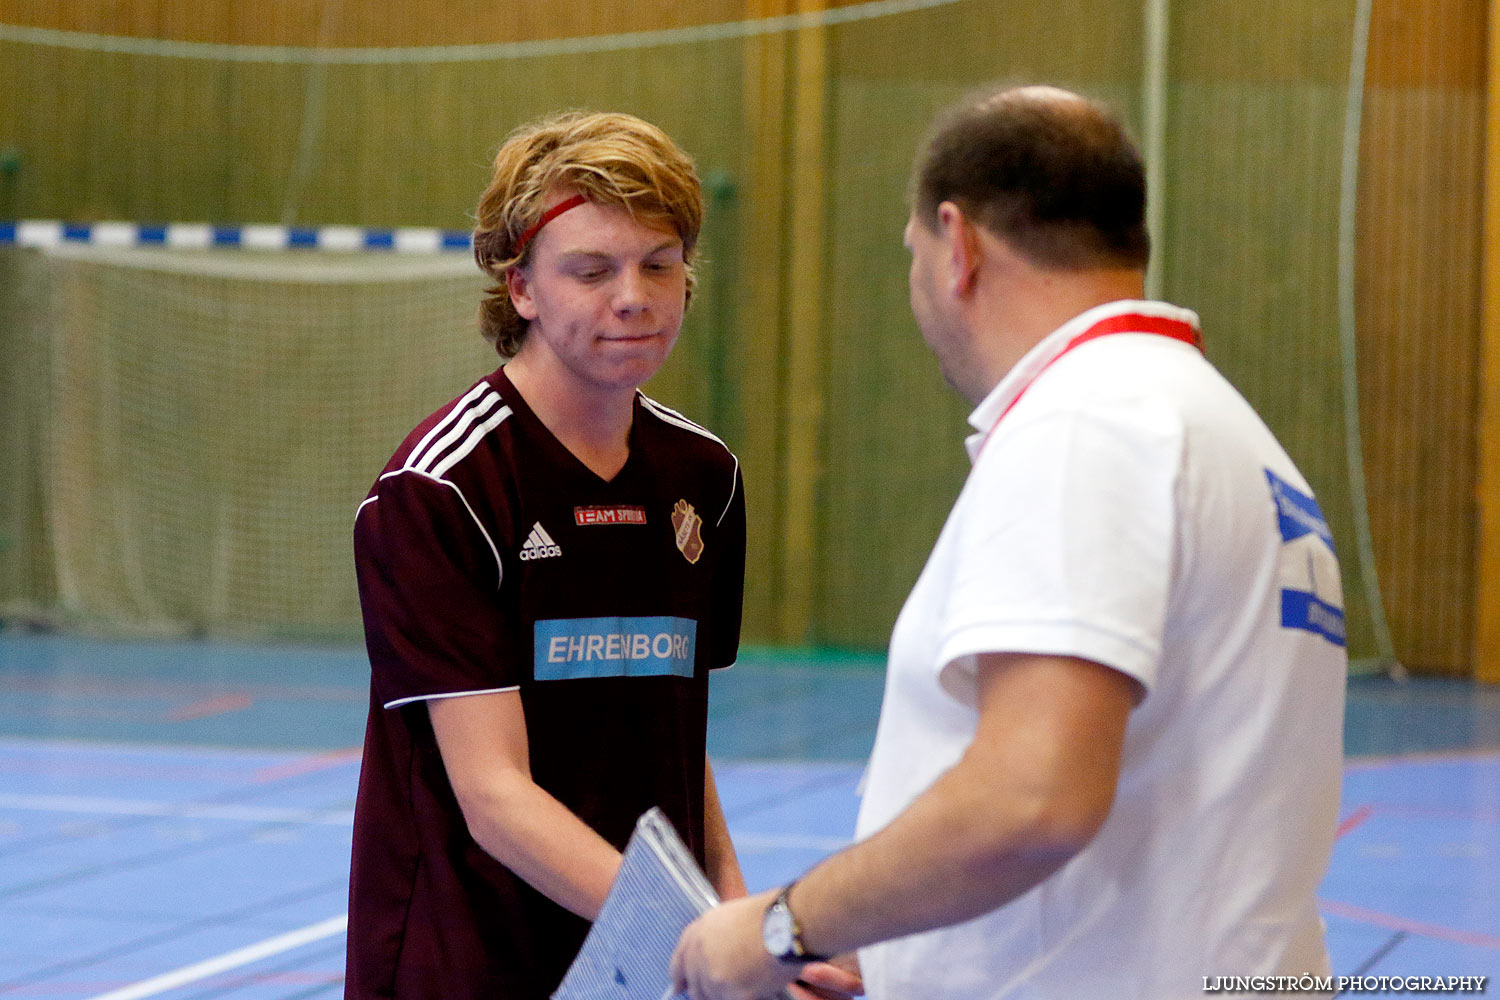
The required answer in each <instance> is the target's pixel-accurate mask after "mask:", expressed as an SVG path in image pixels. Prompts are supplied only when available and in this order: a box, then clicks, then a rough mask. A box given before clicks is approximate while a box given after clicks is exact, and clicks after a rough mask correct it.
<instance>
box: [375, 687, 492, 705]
mask: <svg viewBox="0 0 1500 1000" xmlns="http://www.w3.org/2000/svg"><path fill="white" fill-rule="evenodd" d="M519 690H521V685H519V684H512V685H511V686H510V687H503V688H486V689H485V690H483V691H450V692H449V693H447V694H414V695H412V696H411V697H410V698H397V699H396V700H395V701H388V702H386V703H385V707H386V708H400V707H401V706H402V705H410V704H411V703H412V702H414V701H437V700H439V699H440V698H467V697H469V696H470V695H473V694H504V693H505V692H506V691H519Z"/></svg>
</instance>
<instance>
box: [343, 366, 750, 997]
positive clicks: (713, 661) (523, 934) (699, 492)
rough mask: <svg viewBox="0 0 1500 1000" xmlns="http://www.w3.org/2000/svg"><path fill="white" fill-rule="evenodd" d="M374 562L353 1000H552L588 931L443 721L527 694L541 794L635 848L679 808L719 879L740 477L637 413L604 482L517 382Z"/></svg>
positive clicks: (360, 519)
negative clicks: (514, 859) (523, 851)
mask: <svg viewBox="0 0 1500 1000" xmlns="http://www.w3.org/2000/svg"><path fill="white" fill-rule="evenodd" d="M354 547H355V565H356V569H357V571H358V576H359V593H360V603H361V606H362V609H363V612H364V622H365V638H366V644H367V646H368V649H369V654H370V666H371V684H370V717H369V722H368V725H367V728H366V734H365V749H364V763H363V767H362V770H361V773H360V781H359V794H358V799H357V802H356V805H355V811H354V856H353V865H352V870H351V876H350V904H349V956H348V970H347V979H346V986H345V995H346V996H347V997H351V998H353V997H358V998H366V997H388V996H399V997H402V998H415V997H424V998H425V997H431V998H435V1000H436V998H442V1000H465V998H469V997H475V998H478V997H484V998H486V1000H513V998H526V1000H532V998H535V1000H542V998H545V997H547V996H548V995H549V994H550V993H551V991H552V990H553V989H554V988H555V987H556V985H557V983H558V982H559V981H560V980H561V978H562V975H563V973H564V971H566V969H567V966H568V963H569V962H570V961H571V960H572V958H573V956H574V955H575V954H576V952H577V950H578V947H579V946H580V945H581V944H582V942H583V937H584V935H585V933H586V932H587V929H588V925H587V923H586V922H585V921H583V920H581V919H579V918H578V917H575V916H573V915H572V914H570V913H568V912H567V911H566V910H564V909H562V908H561V907H559V906H557V905H555V904H554V903H552V902H551V901H549V900H548V899H546V897H544V896H542V895H541V894H540V893H538V892H536V891H535V890H533V889H532V888H531V887H530V886H529V885H527V884H526V883H525V882H523V881H522V880H521V879H520V878H518V877H517V876H515V875H513V874H512V873H511V872H510V871H509V870H508V869H506V868H505V867H504V866H502V865H501V864H500V863H499V862H497V861H495V860H494V859H493V858H491V857H490V856H489V855H488V854H486V853H485V852H484V851H483V850H482V849H481V848H480V847H479V846H478V845H477V844H476V843H475V842H474V841H473V839H472V838H471V837H470V836H469V833H468V830H467V827H466V824H465V822H464V818H463V814H462V813H461V812H460V810H459V807H458V803H457V800H456V799H455V797H454V794H453V791H452V789H451V788H450V786H449V784H448V780H447V775H446V772H445V771H444V768H443V764H442V760H441V757H440V756H439V753H438V748H437V743H436V741H435V739H434V736H433V732H432V727H431V724H430V722H429V719H428V715H427V705H426V700H427V699H429V698H435V697H442V696H454V695H463V694H472V693H479V692H490V691H503V690H507V689H519V691H520V695H521V701H522V705H523V707H524V710H525V714H526V727H527V736H528V740H529V749H530V758H531V769H532V775H533V778H534V779H535V780H536V782H537V783H538V784H539V785H540V786H541V787H542V788H544V789H546V790H547V791H548V792H550V793H551V794H552V795H553V796H555V797H556V798H557V799H558V800H560V801H561V802H562V803H563V804H564V805H565V806H567V807H568V808H569V809H571V810H572V811H573V812H574V813H575V814H577V815H578V816H579V817H580V818H582V819H583V821H584V822H586V823H588V824H589V825H590V826H591V827H593V828H594V829H595V830H597V831H598V832H599V833H600V834H601V835H602V836H603V837H604V838H605V839H606V840H608V841H609V842H610V843H612V844H614V845H615V846H617V847H623V846H624V844H625V842H626V840H627V839H628V838H629V836H630V832H631V830H632V829H633V827H634V824H635V821H636V819H637V817H639V816H640V814H641V813H643V812H645V811H646V810H647V809H649V808H650V807H651V806H659V807H661V809H662V810H663V811H664V812H666V814H667V815H668V816H670V817H671V819H672V821H673V822H674V824H675V825H676V826H677V828H678V830H679V831H680V832H681V834H682V836H683V838H684V839H685V840H686V842H687V843H688V844H689V845H690V846H691V847H692V848H693V850H694V851H695V852H696V853H697V854H698V857H699V860H700V862H701V861H702V859H703V791H704V767H703V757H704V743H705V729H706V724H707V704H708V671H709V670H711V669H713V668H715V667H723V666H727V665H729V664H730V663H732V662H733V661H734V658H735V654H736V650H737V648H738V645H739V630H740V604H741V598H742V593H743V584H744V567H745V510H744V493H743V490H742V488H741V483H740V474H739V462H738V460H737V459H736V458H735V457H734V455H732V454H731V453H730V452H729V450H728V449H727V448H725V446H724V444H723V443H722V442H721V441H719V440H718V439H717V438H715V437H714V436H713V435H712V434H710V433H709V432H707V431H706V430H704V429H703V428H701V427H699V426H697V425H696V424H694V423H692V422H691V421H689V420H687V419H685V418H684V417H682V416H681V415H680V414H677V413H675V412H673V411H672V410H669V409H667V408H666V407H663V406H661V405H660V404H659V403H656V402H654V401H652V400H650V399H648V398H646V397H645V396H643V395H639V394H637V396H636V402H635V414H634V420H633V423H632V426H631V431H630V458H629V461H627V462H626V464H625V467H624V468H623V469H622V470H621V471H620V473H619V474H618V475H617V476H615V478H614V479H612V480H610V481H608V482H605V481H604V480H602V479H600V478H599V477H598V476H597V475H595V474H594V473H593V472H592V471H591V470H589V469H588V467H587V466H585V465H583V463H581V462H580V461H578V459H577V458H575V457H574V456H573V455H572V453H570V452H569V451H568V450H567V449H566V448H564V447H563V446H562V444H561V443H560V442H558V440H557V439H556V438H554V437H553V436H552V434H551V433H550V432H549V431H548V430H547V429H546V427H545V426H543V424H542V423H541V421H540V420H538V419H537V417H536V415H535V414H533V413H532V412H531V409H530V408H529V407H528V406H527V405H526V402H525V400H523V399H522V398H521V396H520V394H519V393H518V392H517V391H516V389H515V387H514V386H512V385H511V384H510V380H509V379H508V378H507V377H506V375H505V373H504V370H503V369H500V370H497V371H496V372H494V373H493V374H491V375H490V376H488V377H487V378H485V379H483V380H482V381H480V382H479V383H477V384H476V385H475V386H474V387H473V388H472V389H471V390H470V391H469V392H467V393H465V394H464V395H463V396H461V397H459V398H458V399H457V400H455V401H454V402H453V403H450V404H449V405H447V406H445V407H443V408H442V409H440V410H439V411H437V412H436V413H434V414H433V415H432V416H430V417H428V418H427V419H426V420H424V421H423V422H422V423H421V424H420V425H419V426H418V427H417V429H416V430H414V431H413V432H412V433H411V435H410V436H409V437H408V438H407V439H406V441H405V442H403V444H402V445H401V447H400V449H398V450H397V452H396V454H395V456H394V457H392V459H391V461H390V463H389V464H388V465H387V466H386V468H385V471H384V472H383V473H382V474H381V476H380V478H379V479H378V480H377V482H376V483H375V486H374V488H373V489H372V490H371V491H370V495H369V497H368V498H367V499H366V500H365V502H364V503H363V504H362V505H361V506H360V509H359V514H358V515H357V517H356V520H355V528H354Z"/></svg>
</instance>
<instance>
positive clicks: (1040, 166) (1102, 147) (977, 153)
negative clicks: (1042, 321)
mask: <svg viewBox="0 0 1500 1000" xmlns="http://www.w3.org/2000/svg"><path fill="white" fill-rule="evenodd" d="M945 201H951V202H953V203H954V204H956V205H957V206H958V207H959V208H960V209H962V210H963V212H964V214H965V215H967V216H969V217H970V218H972V219H974V220H975V221H976V222H978V223H979V224H980V225H982V226H984V227H985V228H986V229H988V230H990V231H991V232H992V233H994V234H995V235H996V236H999V237H1001V238H1002V239H1004V240H1005V241H1006V242H1007V243H1008V244H1010V245H1011V247H1013V248H1014V249H1015V250H1016V251H1017V252H1019V253H1020V254H1021V255H1022V256H1024V257H1026V258H1027V259H1028V260H1030V261H1031V262H1032V263H1033V264H1036V265H1038V266H1040V267H1047V268H1052V269H1055V270H1067V271H1076V270H1084V269H1089V268H1095V267H1138V268H1145V266H1146V262H1147V261H1148V260H1149V258H1150V256H1151V241H1150V237H1149V236H1147V234H1146V219H1145V215H1146V172H1145V168H1144V166H1143V164H1142V162H1141V155H1140V153H1139V152H1138V151H1137V150H1136V148H1135V145H1134V143H1132V142H1131V141H1130V137H1129V136H1127V135H1126V134H1125V130H1124V128H1123V127H1121V125H1120V123H1119V121H1117V120H1116V119H1115V117H1114V116H1113V115H1112V114H1110V112H1109V111H1108V110H1106V109H1105V108H1104V107H1103V106H1102V105H1099V104H1097V103H1095V102H1093V101H1090V100H1087V99H1086V98H1082V97H1079V96H1077V95H1075V94H1070V93H1067V92H1065V91H1058V90H1054V89H1052V88H1044V87H1023V88H1011V89H1003V90H994V89H991V90H986V91H983V92H980V93H977V94H974V95H971V96H970V97H969V98H967V99H965V100H963V101H961V102H959V103H958V104H956V105H954V106H953V107H951V108H949V109H948V110H947V111H946V112H944V113H943V114H942V115H941V116H940V117H939V118H938V119H937V121H936V122H935V123H934V125H933V129H932V132H931V133H930V135H929V138H928V140H927V142H926V144H925V145H924V146H923V149H922V151H921V154H920V155H919V157H918V159H917V165H916V169H915V170H914V171H913V173H912V206H913V210H914V212H915V214H916V216H917V218H918V219H919V220H920V221H921V222H922V223H923V224H924V225H926V226H927V227H928V228H929V229H933V230H935V229H936V228H937V209H938V206H939V205H940V204H942V203H943V202H945Z"/></svg>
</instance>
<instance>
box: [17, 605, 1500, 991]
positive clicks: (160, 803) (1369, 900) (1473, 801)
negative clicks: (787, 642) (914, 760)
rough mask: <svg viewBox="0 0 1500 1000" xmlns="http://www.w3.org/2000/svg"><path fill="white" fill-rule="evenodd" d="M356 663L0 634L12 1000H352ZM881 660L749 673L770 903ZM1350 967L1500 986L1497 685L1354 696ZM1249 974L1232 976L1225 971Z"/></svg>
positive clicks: (1339, 962)
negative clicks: (1499, 982)
mask: <svg viewBox="0 0 1500 1000" xmlns="http://www.w3.org/2000/svg"><path fill="white" fill-rule="evenodd" d="M367 670H368V668H367V666H366V662H365V659H364V655H363V652H362V650H360V649H359V648H357V647H341V646H316V645H293V644H278V645H236V644H232V643H223V642H215V643H199V642H145V641H140V642H118V641H109V642H105V641H100V640H94V639H88V638H80V637H76V636H62V635H48V634H32V633H24V632H19V631H0V928H3V930H0V997H47V998H70V1000H71V998H94V1000H104V998H108V1000H135V998H144V997H163V998H171V1000H185V998H207V997H227V998H234V1000H272V998H274V1000H294V998H308V997H328V998H331V997H338V996H340V995H342V979H343V952H344V913H345V893H346V887H347V874H348V872H347V866H348V852H349V825H350V817H351V810H352V807H353V802H354V789H355V781H356V777H357V773H358V745H359V742H360V739H361V736H362V733H363V728H364V716H365V706H366V697H367V695H366V691H367V688H366V678H367ZM880 693H881V675H880V670H879V663H878V660H876V659H874V658H869V657H858V656H831V655H822V656H818V657H817V658H816V660H815V661H813V660H809V659H807V658H804V657H798V656H795V655H793V654H788V653H782V652H769V651H758V652H757V651H752V652H750V653H747V654H746V655H745V656H744V657H743V658H742V660H741V663H740V665H739V666H737V667H736V668H735V669H734V670H732V671H729V672H727V673H724V674H721V675H719V676H717V677H716V678H715V680H714V683H713V688H712V695H711V707H710V721H709V752H710V755H711V756H712V758H713V760H714V765H715V768H716V770H717V772H718V777H719V783H720V788H721V792H722V794H723V798H724V806H725V812H726V814H727V816H728V818H729V824H730V828H731V831H732V832H733V834H734V837H735V841H736V844H737V846H738V849H739V852H740V856H741V860H742V862H743V864H744V866H745V870H746V875H747V877H748V880H749V882H750V884H751V887H752V888H754V889H760V888H766V887H769V886H771V885H774V884H777V883H779V882H781V881H784V880H786V879H788V878H791V877H793V876H795V875H796V874H798V873H800V872H801V871H802V870H803V869H805V868H806V867H807V866H808V865H810V864H811V863H812V862H813V861H815V860H816V859H818V858H819V857H821V856H822V855H824V854H826V853H828V852H829V851H832V850H834V849H837V848H838V847H840V846H841V845H843V844H845V843H847V842H848V839H849V836H850V833H851V831H852V829H853V824H854V815H855V810H856V798H855V785H856V783H857V781H858V779H859V776H860V773H861V771H862V767H863V763H862V762H863V758H864V756H865V754H866V753H867V751H868V749H869V746H870V742H871V739H872V737H873V733H874V724H875V719H876V716H877V713H878V710H879V704H880ZM1346 742H1347V747H1348V755H1349V760H1348V766H1347V770H1346V775H1345V779H1344V799H1343V807H1342V814H1341V815H1342V824H1341V827H1340V831H1339V839H1338V844H1337V847H1336V849H1335V853H1334V858H1333V864H1332V867H1331V870H1330V871H1329V873H1328V876H1327V878H1326V879H1325V881H1324V883H1323V886H1322V890H1321V893H1320V899H1321V903H1322V909H1323V913H1324V916H1325V918H1326V920H1327V925H1328V941H1329V947H1330V949H1331V951H1332V953H1333V962H1334V972H1335V973H1336V974H1338V975H1355V974H1359V975H1363V976H1491V977H1495V976H1500V688H1482V687H1475V686H1473V685H1469V684H1464V683H1459V682H1451V681H1437V680H1413V681H1410V682H1408V683H1405V684H1400V683H1396V682H1393V681H1390V680H1387V679H1384V678H1356V679H1354V680H1352V681H1351V683H1350V692H1349V712H1348V718H1347V723H1346ZM1232 971H1233V970H1226V973H1229V972H1232Z"/></svg>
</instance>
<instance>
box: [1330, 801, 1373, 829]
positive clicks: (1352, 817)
mask: <svg viewBox="0 0 1500 1000" xmlns="http://www.w3.org/2000/svg"><path fill="white" fill-rule="evenodd" d="M1374 815H1375V808H1374V807H1373V806H1360V807H1359V808H1358V809H1356V810H1354V811H1353V812H1352V813H1350V814H1349V815H1348V816H1346V817H1344V821H1343V822H1342V823H1340V824H1339V829H1338V832H1337V833H1336V834H1334V836H1335V837H1342V836H1343V835H1344V834H1346V833H1348V832H1349V831H1350V830H1353V829H1354V828H1355V827H1357V826H1359V825H1360V824H1361V823H1363V822H1364V821H1365V820H1367V819H1369V818H1370V817H1371V816H1374Z"/></svg>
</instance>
